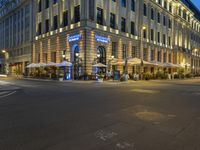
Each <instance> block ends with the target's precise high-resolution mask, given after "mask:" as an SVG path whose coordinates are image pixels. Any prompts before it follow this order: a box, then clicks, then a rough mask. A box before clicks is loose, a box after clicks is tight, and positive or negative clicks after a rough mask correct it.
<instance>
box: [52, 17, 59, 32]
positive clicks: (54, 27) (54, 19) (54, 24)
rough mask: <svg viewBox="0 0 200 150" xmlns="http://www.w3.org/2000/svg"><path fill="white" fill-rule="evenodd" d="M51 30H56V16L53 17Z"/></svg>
mask: <svg viewBox="0 0 200 150" xmlns="http://www.w3.org/2000/svg"><path fill="white" fill-rule="evenodd" d="M53 29H54V30H56V29H58V16H54V17H53Z"/></svg>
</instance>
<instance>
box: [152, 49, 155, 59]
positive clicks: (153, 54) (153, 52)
mask: <svg viewBox="0 0 200 150" xmlns="http://www.w3.org/2000/svg"><path fill="white" fill-rule="evenodd" d="M154 58H155V51H154V50H151V61H154Z"/></svg>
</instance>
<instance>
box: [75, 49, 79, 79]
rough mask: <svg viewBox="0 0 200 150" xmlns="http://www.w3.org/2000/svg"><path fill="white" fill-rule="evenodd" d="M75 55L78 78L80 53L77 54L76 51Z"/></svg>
mask: <svg viewBox="0 0 200 150" xmlns="http://www.w3.org/2000/svg"><path fill="white" fill-rule="evenodd" d="M75 56H76V58H77V59H76V62H77V76H78V77H77V80H78V78H79V60H80V54H79V52H76V53H75Z"/></svg>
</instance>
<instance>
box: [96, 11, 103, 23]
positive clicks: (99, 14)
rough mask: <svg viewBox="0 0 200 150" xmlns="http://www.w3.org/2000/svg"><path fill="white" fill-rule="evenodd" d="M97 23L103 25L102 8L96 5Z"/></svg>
mask: <svg viewBox="0 0 200 150" xmlns="http://www.w3.org/2000/svg"><path fill="white" fill-rule="evenodd" d="M97 23H98V24H100V25H103V9H101V8H99V7H97Z"/></svg>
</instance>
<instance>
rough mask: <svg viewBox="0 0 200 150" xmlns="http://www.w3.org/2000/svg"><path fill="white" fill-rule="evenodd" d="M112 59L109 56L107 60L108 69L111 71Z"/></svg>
mask: <svg viewBox="0 0 200 150" xmlns="http://www.w3.org/2000/svg"><path fill="white" fill-rule="evenodd" d="M113 59H114V56H113V55H112V56H110V59H109V60H108V69H109V70H111V61H112V60H113Z"/></svg>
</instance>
